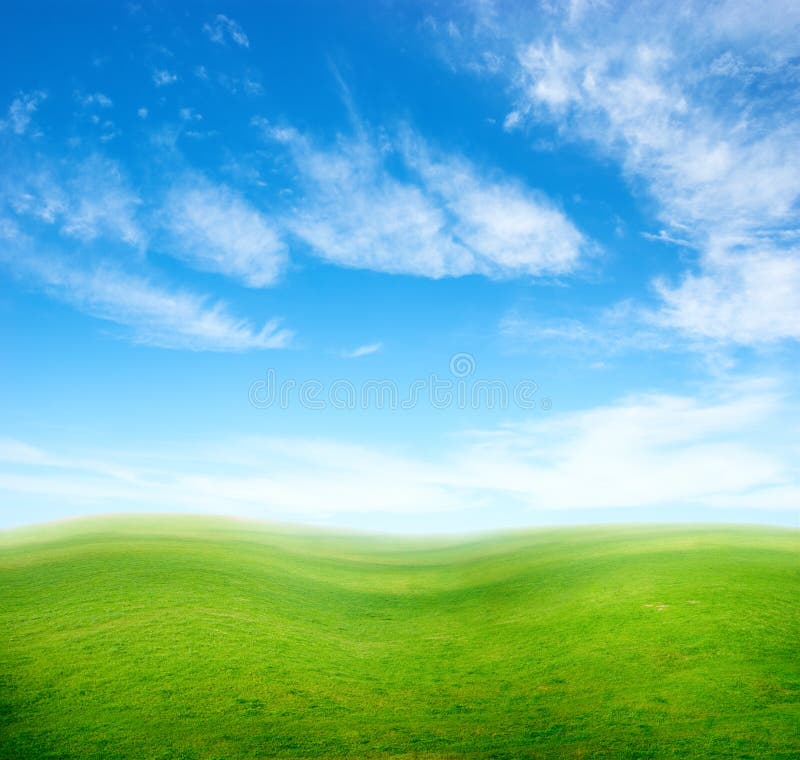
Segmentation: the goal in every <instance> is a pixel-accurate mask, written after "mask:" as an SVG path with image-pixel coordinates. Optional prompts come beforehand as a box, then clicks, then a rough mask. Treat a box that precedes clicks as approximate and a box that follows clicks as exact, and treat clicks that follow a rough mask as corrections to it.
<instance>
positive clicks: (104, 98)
mask: <svg viewBox="0 0 800 760" xmlns="http://www.w3.org/2000/svg"><path fill="white" fill-rule="evenodd" d="M75 100H76V101H78V103H80V104H81V105H82V106H99V107H100V108H111V106H113V105H114V103H113V101H112V100H111V98H109V97H108V95H104V94H103V93H102V92H93V93H89V94H84V93H81V92H76V93H75Z"/></svg>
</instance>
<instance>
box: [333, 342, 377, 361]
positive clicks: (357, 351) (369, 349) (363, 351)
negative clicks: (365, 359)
mask: <svg viewBox="0 0 800 760" xmlns="http://www.w3.org/2000/svg"><path fill="white" fill-rule="evenodd" d="M382 348H383V343H367V344H365V345H363V346H358V347H357V348H353V349H350V350H349V351H342V357H343V358H345V359H358V358H360V357H362V356H369V354H377V353H378V351H380V350H381V349H382Z"/></svg>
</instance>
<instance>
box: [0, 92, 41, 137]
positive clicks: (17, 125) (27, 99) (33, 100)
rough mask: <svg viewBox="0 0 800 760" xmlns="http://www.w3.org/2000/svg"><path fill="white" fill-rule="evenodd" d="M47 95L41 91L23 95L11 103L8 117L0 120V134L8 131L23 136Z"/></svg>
mask: <svg viewBox="0 0 800 760" xmlns="http://www.w3.org/2000/svg"><path fill="white" fill-rule="evenodd" d="M46 97H47V93H45V92H43V91H42V90H35V91H34V92H28V93H23V94H21V95H19V96H18V97H16V98H14V100H12V101H11V105H10V106H9V107H8V116H7V117H6V118H5V119H0V132H2V131H4V130H7V129H10V130H11V131H12V132H13V133H14V134H15V135H24V134H25V132H26V131H27V129H28V127H29V126H30V123H31V120H32V118H33V114H34V113H36V111H37V110H38V108H39V106H40V105H41V103H42V101H43V100H44V99H45V98H46Z"/></svg>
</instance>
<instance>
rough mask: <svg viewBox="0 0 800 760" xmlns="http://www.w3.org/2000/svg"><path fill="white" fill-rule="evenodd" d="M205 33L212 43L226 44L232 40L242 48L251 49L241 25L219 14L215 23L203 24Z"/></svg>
mask: <svg viewBox="0 0 800 760" xmlns="http://www.w3.org/2000/svg"><path fill="white" fill-rule="evenodd" d="M203 31H204V32H205V33H206V34H207V35H208V38H209V39H210V40H211V41H212V42H216V43H219V44H220V45H222V44H224V43H225V41H226V40H228V39H230V40H232V41H233V42H235V43H236V44H237V45H240V46H241V47H250V40H249V39H248V37H247V35H246V34H245V33H244V30H243V29H242V27H241V26H239V24H238V23H237V22H236V21H234V20H233V19H232V18H228V17H227V16H223V15H222V14H221V13H220V14H217V16H216V18H215V19H214V21H213V22H210V23H206V24H203Z"/></svg>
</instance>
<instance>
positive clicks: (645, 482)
mask: <svg viewBox="0 0 800 760" xmlns="http://www.w3.org/2000/svg"><path fill="white" fill-rule="evenodd" d="M710 396H714V397H715V398H713V399H712V398H710ZM784 412H785V410H784V409H783V408H782V402H781V397H780V394H779V393H778V392H777V390H776V389H775V387H774V386H773V385H772V384H770V383H768V382H765V381H754V382H747V383H743V384H741V385H740V386H737V387H733V388H730V389H729V390H728V392H727V393H723V394H721V395H720V393H719V390H718V389H715V390H714V392H713V393H711V394H709V397H705V396H699V397H692V396H675V395H657V394H651V395H643V396H637V397H631V398H626V399H622V400H620V401H618V402H617V403H614V404H610V405H608V406H601V407H596V408H590V409H586V410H582V411H576V412H573V413H569V414H566V415H562V416H560V417H558V418H552V419H547V420H540V421H538V422H530V423H524V424H519V425H514V426H508V427H503V428H497V429H493V430H486V431H482V432H472V433H469V434H466V435H463V436H456V437H454V438H453V439H452V440H451V442H450V445H449V446H448V447H444V449H443V453H442V454H441V455H440V456H439V457H436V458H434V459H423V458H421V457H419V456H415V455H412V454H407V453H404V452H402V451H397V450H389V449H384V450H381V449H379V448H376V447H374V446H362V445H358V444H353V443H351V442H347V441H343V440H335V439H320V438H292V437H247V438H239V439H235V440H226V441H220V442H216V443H214V444H206V445H198V444H196V443H194V444H187V445H184V446H182V447H180V446H179V447H176V446H174V445H173V446H166V445H165V446H161V447H156V448H151V449H150V450H149V451H148V452H147V453H143V452H139V453H134V452H122V451H120V452H108V451H105V452H103V454H102V455H98V454H96V453H94V452H85V453H83V454H76V453H75V451H74V450H73V451H71V453H70V455H64V454H59V453H58V452H52V451H45V450H42V449H41V448H40V447H36V446H31V445H30V444H28V443H23V442H19V441H13V440H12V441H8V440H7V441H5V442H3V443H0V489H3V490H6V491H8V492H12V493H16V494H18V495H24V494H32V495H35V496H36V497H37V502H39V503H41V502H42V501H46V497H49V500H50V501H52V503H53V504H56V503H57V504H58V505H59V511H60V513H62V514H64V513H66V514H69V510H70V509H76V506H75V505H77V508H79V509H80V510H81V511H85V510H86V509H87V507H91V506H94V508H96V509H102V510H103V511H108V510H109V509H116V510H121V509H131V508H134V509H137V510H142V509H169V510H171V511H174V510H185V511H206V512H215V513H226V512H232V513H234V514H246V515H250V516H255V517H264V518H266V517H271V518H284V519H287V518H288V519H292V518H297V517H302V518H306V519H308V518H338V519H340V520H343V521H345V522H346V521H347V520H348V519H349V520H350V521H351V522H352V523H356V524H358V523H359V522H361V520H362V519H363V517H361V516H362V515H364V514H366V513H372V514H379V513H383V514H398V515H415V514H416V515H419V514H426V513H427V514H432V513H437V512H439V513H442V512H444V513H447V512H451V513H454V514H455V513H458V512H459V511H461V512H462V513H463V512H470V511H472V512H474V511H478V512H480V511H484V512H491V511H492V510H493V509H495V508H497V507H498V506H503V508H507V507H508V505H516V507H518V508H519V509H521V510H522V512H521V514H522V515H523V517H522V518H521V519H522V520H524V521H527V520H529V519H530V518H529V517H528V518H526V517H525V514H528V515H530V513H531V511H534V512H535V511H552V510H556V511H561V512H562V513H563V514H564V515H565V516H566V515H568V513H569V512H570V511H573V510H580V511H581V512H583V511H584V510H603V509H619V508H621V509H627V510H630V512H629V514H630V516H631V518H633V519H635V518H636V516H637V514H639V510H642V509H647V508H648V507H667V508H672V509H674V508H683V509H687V508H693V509H695V510H696V514H697V517H698V518H705V519H710V518H713V515H714V510H715V509H750V510H767V511H783V512H788V513H789V514H790V515H791V514H796V510H797V503H798V498H800V472H798V469H797V464H796V462H797V459H796V453H797V452H796V444H795V450H794V451H792V450H791V448H790V449H787V448H786V447H785V446H780V445H770V444H769V443H767V442H766V441H768V440H769V438H770V430H771V429H773V428H772V422H773V421H774V419H775V417H776V415H779V414H782V413H784ZM754 429H763V430H764V432H765V438H764V441H765V442H764V443H761V444H760V443H758V442H757V441H756V439H753V438H752V435H751V434H752V431H753V430H754ZM748 437H749V438H750V440H749V442H748ZM34 467H35V471H34V469H33V468H34ZM309 472H313V473H314V477H313V478H309V477H308V473H309ZM348 516H349V518H348ZM460 525H461V523H460V521H459V519H458V518H457V517H454V518H453V524H452V526H451V527H452V528H453V529H454V530H458V529H459V528H460Z"/></svg>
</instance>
